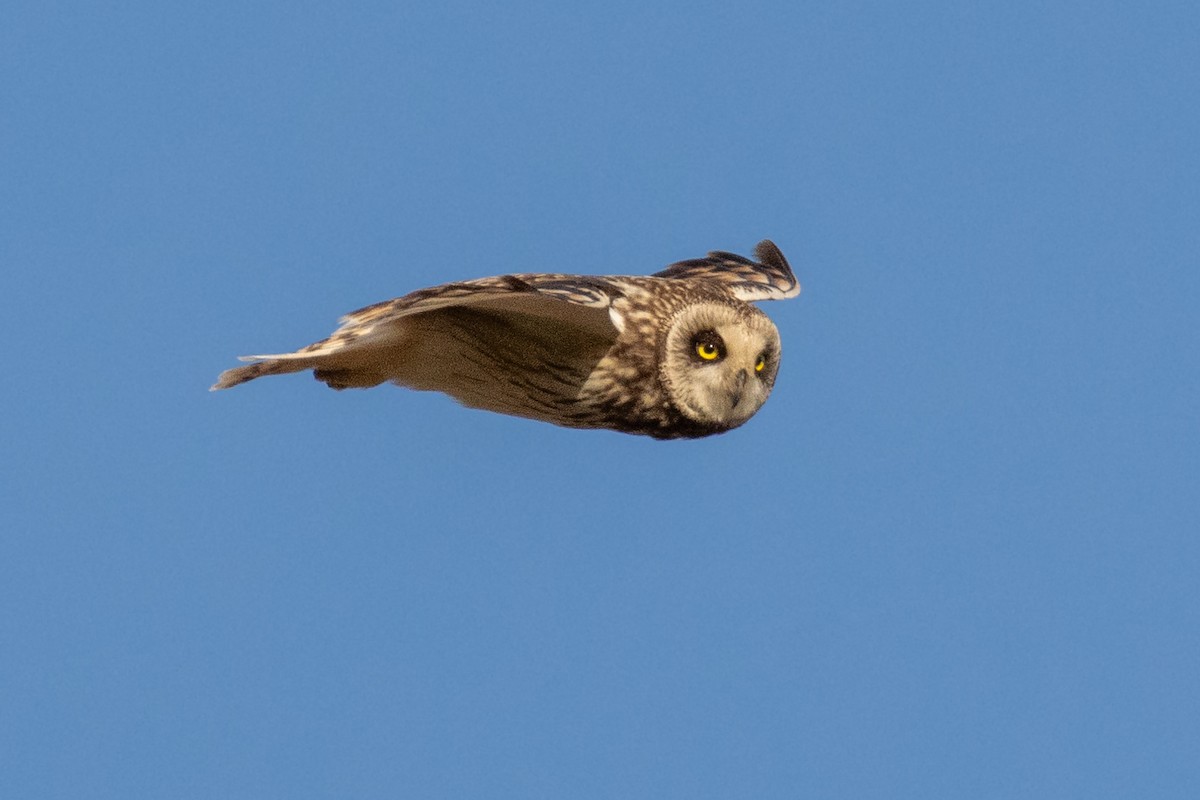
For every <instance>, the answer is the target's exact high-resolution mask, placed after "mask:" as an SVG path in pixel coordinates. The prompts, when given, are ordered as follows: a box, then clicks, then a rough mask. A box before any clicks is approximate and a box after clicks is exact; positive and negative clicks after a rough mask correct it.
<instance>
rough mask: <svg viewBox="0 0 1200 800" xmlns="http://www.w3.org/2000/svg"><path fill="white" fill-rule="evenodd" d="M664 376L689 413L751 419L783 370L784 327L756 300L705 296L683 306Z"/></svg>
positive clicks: (712, 419)
mask: <svg viewBox="0 0 1200 800" xmlns="http://www.w3.org/2000/svg"><path fill="white" fill-rule="evenodd" d="M662 348H663V349H662V353H661V355H660V362H659V363H660V379H661V380H662V382H663V385H664V387H665V388H666V391H667V395H668V397H669V398H670V399H671V401H672V402H674V403H675V405H676V406H677V407H678V408H679V409H680V411H681V412H682V413H683V414H684V416H686V417H688V418H689V419H691V420H692V421H694V422H697V423H701V424H704V425H714V426H720V427H723V428H732V427H737V426H738V425H741V424H742V423H743V422H745V421H746V420H748V419H750V417H752V416H753V415H754V413H755V412H756V411H758V409H759V408H761V407H762V405H763V403H765V402H766V401H767V396H768V395H770V393H771V387H772V386H773V385H774V384H775V375H776V374H777V373H778V371H779V356H780V343H779V331H778V330H777V329H776V328H775V325H774V323H772V322H771V320H770V319H769V318H768V317H767V315H766V314H763V313H762V312H761V311H759V310H758V309H756V308H754V307H753V306H750V305H747V304H744V303H739V304H736V305H734V304H732V303H725V302H715V301H712V302H703V303H697V304H694V305H691V306H688V307H687V308H685V309H683V310H682V311H680V312H679V313H678V314H677V315H676V316H675V317H674V319H673V320H672V321H671V324H670V327H669V328H668V331H667V335H666V337H665V339H664V341H663V344H662Z"/></svg>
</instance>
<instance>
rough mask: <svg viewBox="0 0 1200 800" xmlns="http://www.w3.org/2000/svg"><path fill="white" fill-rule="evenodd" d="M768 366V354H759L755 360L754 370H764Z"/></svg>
mask: <svg viewBox="0 0 1200 800" xmlns="http://www.w3.org/2000/svg"><path fill="white" fill-rule="evenodd" d="M766 366H767V357H766V356H759V357H758V361H755V362H754V371H755V372H762V371H763V369H764V368H765V367H766Z"/></svg>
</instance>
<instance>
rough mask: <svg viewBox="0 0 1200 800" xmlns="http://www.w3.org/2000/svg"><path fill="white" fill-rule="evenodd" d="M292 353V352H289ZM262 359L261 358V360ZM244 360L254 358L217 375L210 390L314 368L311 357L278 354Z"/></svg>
mask: <svg viewBox="0 0 1200 800" xmlns="http://www.w3.org/2000/svg"><path fill="white" fill-rule="evenodd" d="M289 355H290V354H289ZM260 359H261V360H260ZM242 360H243V361H250V360H253V361H254V363H253V364H247V365H246V366H244V367H234V368H233V369H227V370H225V371H224V372H222V373H221V374H220V375H218V376H217V382H216V383H214V384H213V385H212V386H210V387H209V389H208V390H209V391H210V392H215V391H217V390H219V389H228V388H230V387H233V386H237V385H238V384H241V383H245V382H246V381H252V380H254V379H255V378H261V377H263V376H264V375H286V374H288V373H289V372H303V371H304V370H306V369H312V366H313V363H312V362H313V359H311V358H303V359H301V358H280V357H278V356H243V357H242Z"/></svg>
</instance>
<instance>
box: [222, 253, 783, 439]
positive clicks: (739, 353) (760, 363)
mask: <svg viewBox="0 0 1200 800" xmlns="http://www.w3.org/2000/svg"><path fill="white" fill-rule="evenodd" d="M754 255H755V258H756V259H757V261H752V260H750V259H748V258H745V257H743V256H739V255H734V254H733V253H724V252H713V253H709V254H708V257H707V258H698V259H693V260H690V261H680V262H679V263H677V264H672V265H671V266H669V267H667V268H666V269H665V270H663V271H662V272H658V273H655V274H654V275H651V276H648V277H643V276H590V275H561V274H536V273H526V274H516V275H500V276H498V277H494V278H480V279H478V280H472V281H464V282H462V283H447V284H444V285H442V286H435V287H433V288H431V289H422V290H420V291H416V292H413V293H411V294H408V295H405V296H404V297H400V298H397V299H395V300H387V301H384V302H382V303H376V304H375V305H371V306H367V307H366V308H363V309H359V310H358V311H354V312H352V313H350V314H347V315H346V316H345V317H342V319H341V327H339V328H338V329H337V330H336V331H335V332H334V333H333V334H332V335H331V336H330V337H329V338H328V339H322V340H321V341H319V342H316V343H314V344H310V345H309V346H308V347H305V348H302V349H300V350H297V351H296V352H294V353H282V354H278V355H259V356H243V357H242V360H243V361H250V362H253V363H251V364H248V365H246V366H243V367H237V368H235V369H230V370H227V371H225V372H223V373H221V375H220V377H218V378H217V382H216V384H214V385H213V387H212V389H213V390H216V389H228V388H229V387H231V386H237V385H238V384H239V383H245V382H246V381H250V380H254V379H255V378H261V377H262V376H264V375H282V374H284V373H288V372H300V371H302V370H307V369H311V370H312V371H313V374H314V375H315V376H316V378H317V380H319V381H323V382H324V383H326V384H327V385H329V386H330V387H331V388H333V389H351V388H368V387H371V386H378V385H379V384H381V383H383V382H384V381H391V382H392V383H395V384H398V385H400V386H406V387H408V388H410V389H418V390H421V391H437V392H444V393H446V394H448V395H450V396H451V397H453V398H454V399H456V400H458V401H459V402H460V403H462V404H463V405H465V406H469V407H471V408H482V409H486V410H488V411H496V412H499V413H501V414H511V415H514V416H518V417H528V418H530V419H535V420H542V421H545V422H552V423H554V424H556V425H564V426H567V427H570V428H608V429H610V430H615V431H622V432H624V433H635V434H643V435H647V436H653V437H655V438H658V439H678V438H698V437H701V436H710V435H712V434H715V433H724V432H725V431H728V430H731V429H733V428H736V427H738V426H739V425H741V424H742V423H744V422H745V421H746V420H748V419H750V417H752V416H754V413H755V412H756V411H758V409H760V408H761V407H762V405H763V403H765V402H766V400H767V396H768V395H769V394H770V393H771V387H772V386H773V385H774V384H775V376H776V374H778V371H779V358H780V354H781V349H780V342H779V331H778V330H777V329H776V328H775V325H774V323H772V322H771V320H770V319H769V318H768V317H767V315H766V314H764V313H763V312H762V311H760V310H759V309H758V308H756V307H755V306H752V305H750V303H751V302H754V301H758V300H779V299H783V298H788V297H795V296H796V295H798V294H799V293H800V284H799V282H797V280H796V277H795V275H793V274H792V269H791V267H789V266H788V263H787V260H786V259H785V258H784V257H783V253H781V252H780V251H779V248H778V247H776V246H775V244H774V243H772V242H770V241H763V242H760V243H759V244H758V246H757V247H756V248H755V250H754Z"/></svg>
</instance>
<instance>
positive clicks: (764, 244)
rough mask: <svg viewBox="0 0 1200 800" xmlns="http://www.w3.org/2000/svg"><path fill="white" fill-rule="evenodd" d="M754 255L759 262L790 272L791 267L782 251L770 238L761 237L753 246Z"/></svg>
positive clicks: (789, 273)
mask: <svg viewBox="0 0 1200 800" xmlns="http://www.w3.org/2000/svg"><path fill="white" fill-rule="evenodd" d="M754 257H755V258H756V259H758V262H759V263H760V264H766V265H767V266H768V267H774V268H775V269H778V270H781V271H782V272H785V273H787V274H788V275H791V274H792V268H791V266H790V265H789V264H788V262H787V259H786V258H784V257H783V251H781V250H780V249H779V247H778V246H776V244H775V243H774V242H772V241H771V240H770V239H763V240H762V241H761V242H759V243H758V244H756V245H755V246H754Z"/></svg>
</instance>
